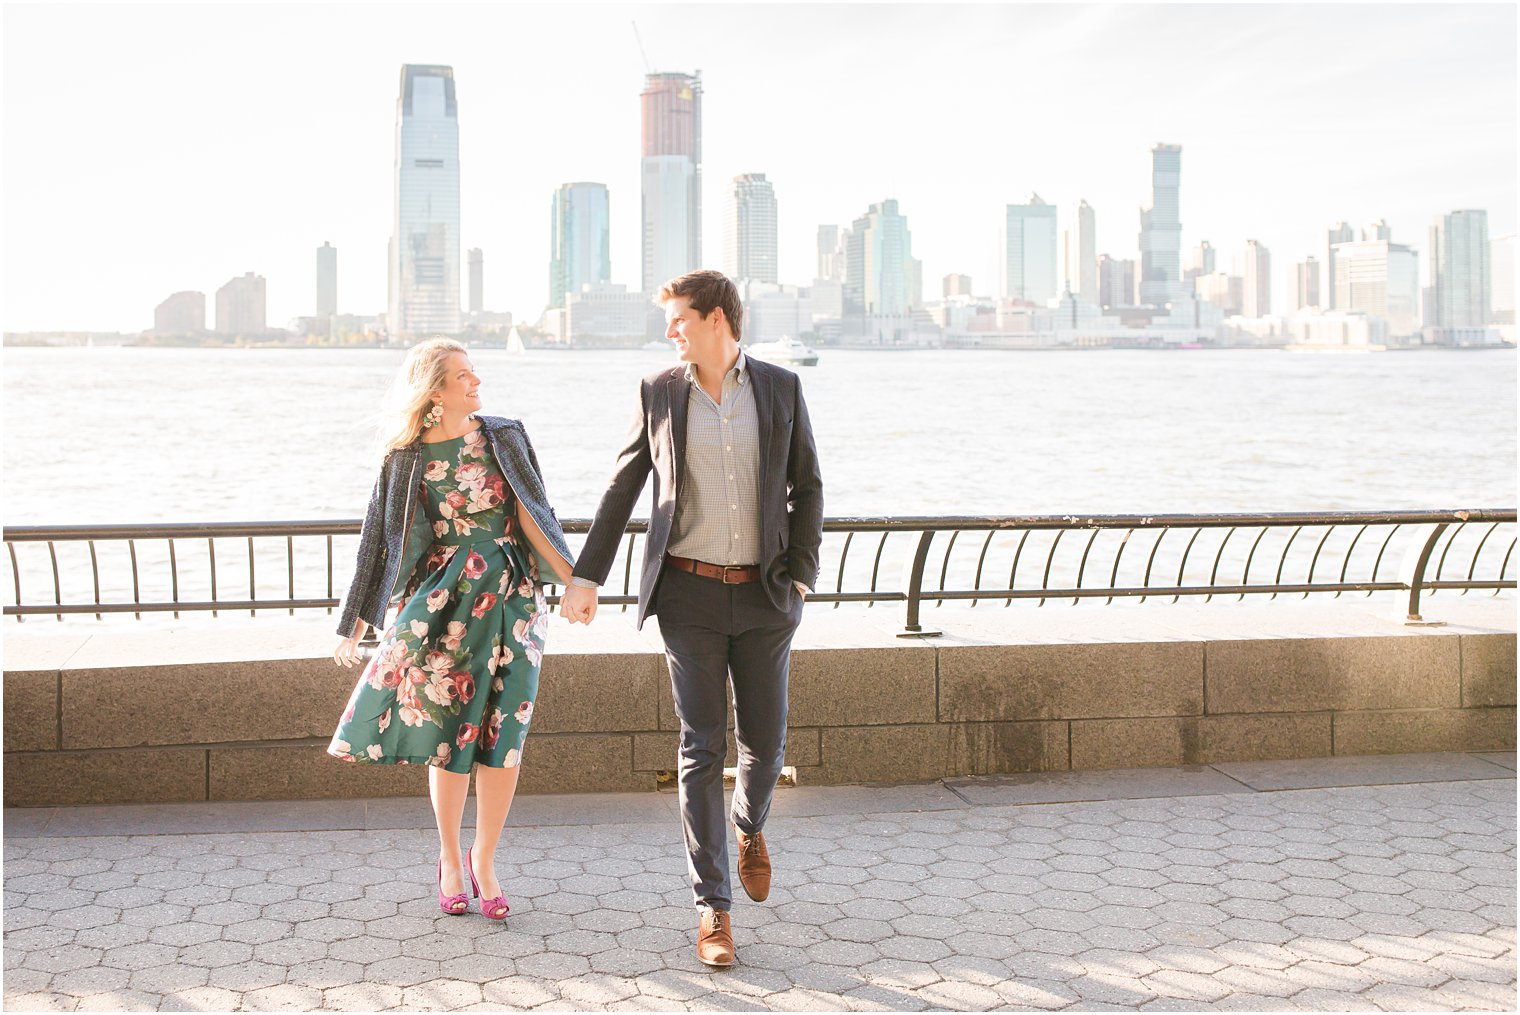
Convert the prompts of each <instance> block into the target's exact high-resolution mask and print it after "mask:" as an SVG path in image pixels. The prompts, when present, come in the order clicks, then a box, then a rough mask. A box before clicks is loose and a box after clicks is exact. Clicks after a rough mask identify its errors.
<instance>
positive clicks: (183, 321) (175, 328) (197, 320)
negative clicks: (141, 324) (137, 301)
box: [153, 290, 206, 335]
mask: <svg viewBox="0 0 1520 1015" xmlns="http://www.w3.org/2000/svg"><path fill="white" fill-rule="evenodd" d="M153 330H154V331H157V332H159V333H161V334H165V335H198V334H200V333H201V332H203V331H205V330H206V294H205V293H198V292H192V291H190V290H185V291H183V292H177V293H174V294H173V295H171V296H170V297H169V298H168V299H166V300H164V301H163V302H162V303H160V304H159V305H158V306H156V307H154V308H153Z"/></svg>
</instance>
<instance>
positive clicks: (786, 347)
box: [744, 335, 818, 367]
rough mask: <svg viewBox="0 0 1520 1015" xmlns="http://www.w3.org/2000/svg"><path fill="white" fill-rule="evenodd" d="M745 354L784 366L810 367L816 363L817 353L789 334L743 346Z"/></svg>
mask: <svg viewBox="0 0 1520 1015" xmlns="http://www.w3.org/2000/svg"><path fill="white" fill-rule="evenodd" d="M744 352H745V355H748V356H753V357H755V359H763V360H765V362H767V363H777V364H780V365H781V366H785V367H812V366H817V365H818V353H817V351H816V350H814V349H812V348H810V347H809V346H807V345H805V344H804V343H803V342H801V341H800V340H798V339H796V338H793V337H792V336H791V335H782V336H781V338H780V339H779V340H777V341H775V342H759V343H757V344H755V345H747V346H745V347H744Z"/></svg>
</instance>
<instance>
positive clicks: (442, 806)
mask: <svg viewBox="0 0 1520 1015" xmlns="http://www.w3.org/2000/svg"><path fill="white" fill-rule="evenodd" d="M469 792H470V777H469V776H468V775H462V774H460V773H459V772H446V771H444V770H443V769H442V768H439V767H438V766H436V765H433V766H429V768H428V796H429V798H431V799H432V801H433V820H434V821H435V822H436V823H437V825H438V861H439V863H440V864H441V866H442V868H443V882H442V889H443V894H445V895H458V894H459V893H460V892H468V891H469V890H470V884H469V879H468V878H466V877H465V874H464V868H463V866H462V865H461V861H462V859H463V854H462V853H461V852H460V849H459V826H460V823H461V822H462V821H463V820H464V801H465V797H466V796H468V795H469Z"/></svg>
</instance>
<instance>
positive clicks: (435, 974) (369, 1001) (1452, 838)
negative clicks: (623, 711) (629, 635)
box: [4, 752, 1516, 1011]
mask: <svg viewBox="0 0 1520 1015" xmlns="http://www.w3.org/2000/svg"><path fill="white" fill-rule="evenodd" d="M674 806H675V804H674V794H672V793H669V792H660V793H641V794H581V795H540V796H527V797H523V798H521V799H520V800H519V801H518V803H517V805H516V807H515V808H514V810H513V813H512V819H511V821H510V823H509V827H508V830H507V835H506V837H505V839H504V844H503V846H502V849H501V853H500V860H499V865H498V869H499V870H500V872H501V874H502V879H503V883H504V885H505V886H506V889H507V894H508V897H509V898H510V900H511V902H512V905H513V913H512V915H511V917H509V918H508V920H507V922H506V924H505V925H504V926H502V925H497V924H494V923H491V922H489V921H487V920H485V919H484V918H483V917H481V916H480V915H479V914H478V913H471V914H470V915H469V916H466V917H448V916H443V915H442V914H440V913H439V912H438V908H437V903H436V901H435V900H434V898H433V891H432V884H431V883H430V869H429V864H428V857H429V856H430V854H431V851H432V849H433V848H434V838H433V834H432V832H431V830H430V824H431V821H430V817H429V813H428V810H427V805H426V802H425V801H424V800H421V799H415V798H411V799H405V798H402V799H398V798H388V799H370V800H345V801H308V802H294V803H293V802H242V803H192V804H172V805H132V806H116V807H105V806H96V807H57V808H36V809H14V808H13V809H7V810H6V812H5V947H4V955H5V1007H6V1008H7V1009H10V1010H19V1009H40V1010H92V1009H93V1010H100V1009H129V1010H152V1009H161V1010H170V1011H185V1010H198V1009H213V1010H214V1009H243V1010H276V1009H286V1010H291V1009H317V1008H321V1009H386V1008H391V1007H398V1006H399V1007H401V1008H406V1009H434V1010H459V1009H465V1010H468V1009H479V1010H488V1009H496V1010H501V1009H529V1008H531V1009H536V1010H542V1011H552V1010H575V1009H580V1010H603V1009H605V1010H695V1011H706V1010H873V1009H883V1010H910V1011H911V1010H929V1009H950V1010H976V1011H983V1010H995V1009H1002V1010H1055V1009H1063V1008H1073V1009H1083V1010H1093V1009H1103V1008H1113V1009H1135V1008H1140V1009H1144V1010H1179V1009H1224V1010H1230V1009H1235V1010H1279V1009H1286V1010H1491V1011H1510V1010H1513V1009H1514V1007H1515V1000H1516V988H1515V905H1514V901H1515V821H1516V813H1515V756H1514V754H1513V753H1512V752H1471V753H1444V754H1424V755H1383V756H1377V757H1352V758H1322V759H1305V760H1292V761H1265V762H1238V763H1220V764H1215V765H1205V766H1192V767H1172V768H1150V769H1128V770H1110V771H1103V772H1059V773H1035V774H1025V775H1002V776H984V777H971V778H963V779H947V780H941V781H937V782H928V783H913V784H902V785H895V786H870V787H865V786H854V787H850V786H840V787H806V786H804V787H799V788H791V789H783V790H780V791H778V793H777V796H776V810H775V813H774V815H773V818H772V821H771V823H770V825H769V827H768V828H767V832H768V834H769V837H770V839H771V842H772V852H773V856H774V859H775V861H776V869H777V879H776V885H775V888H774V889H773V891H772V894H771V898H770V900H769V901H767V902H766V903H764V904H758V905H757V904H753V903H749V902H747V901H743V902H741V903H739V904H736V906H735V938H736V942H737V946H738V952H739V964H738V965H737V966H735V967H734V968H732V969H730V970H727V971H709V970H707V969H705V968H704V967H702V966H700V965H699V964H698V963H697V962H696V959H695V955H694V953H693V947H692V940H693V929H692V923H693V920H692V915H691V909H690V898H689V889H688V888H687V886H686V879H685V870H684V861H683V858H682V853H681V849H680V842H679V836H680V831H679V825H678V822H677V820H676V816H675V811H674ZM468 837H469V836H468V833H467V838H468Z"/></svg>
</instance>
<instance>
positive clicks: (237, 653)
mask: <svg viewBox="0 0 1520 1015" xmlns="http://www.w3.org/2000/svg"><path fill="white" fill-rule="evenodd" d="M1213 609H1214V610H1215V611H1216V612H1215V613H1214V614H1213V615H1212V617H1211V615H1210V612H1209V610H1208V609H1194V610H1187V609H1186V608H1184V607H1175V608H1169V607H1160V608H1158V609H1157V610H1155V611H1132V610H1131V611H1110V612H1109V613H1107V614H1105V612H1104V611H1103V610H1102V609H1091V608H1068V609H1067V612H1066V613H1065V614H1057V613H1056V612H1054V611H1050V612H1048V613H1045V614H1041V615H1040V617H1041V620H1040V622H1039V624H1038V625H1037V626H1038V630H1039V632H1040V635H1039V637H1038V638H1034V637H1031V636H1030V630H1031V628H1030V625H1029V623H1028V619H1027V614H1025V615H1018V614H1016V613H1015V611H1006V612H1004V613H1000V614H993V613H992V611H987V612H986V613H985V614H983V615H982V616H980V617H978V616H975V615H974V614H975V613H976V611H963V612H962V613H960V614H959V616H958V617H957V618H956V619H955V622H954V623H953V624H950V623H948V622H946V627H947V629H946V630H945V634H944V636H943V637H939V638H930V639H923V640H907V639H899V638H896V637H894V636H893V633H892V628H891V624H890V622H889V621H890V618H889V617H881V616H880V615H878V617H877V618H872V619H873V620H874V621H875V623H868V622H867V621H865V620H861V619H859V618H848V617H844V616H842V615H840V614H832V615H827V614H824V615H821V616H820V617H819V618H818V619H817V620H816V621H815V620H814V618H813V615H812V614H810V615H809V619H808V621H807V622H806V623H805V625H804V632H807V633H808V634H809V635H810V637H800V638H799V645H798V647H797V649H796V651H795V652H794V655H793V663H792V676H791V701H790V723H791V731H790V736H789V741H788V746H787V759H786V763H787V764H788V765H791V766H794V767H795V769H796V777H797V781H798V782H799V783H803V784H827V783H857V782H906V781H920V780H932V779H939V778H945V777H951V776H965V775H982V774H990V773H1001V772H1035V771H1057V770H1066V769H1097V768H1127V767H1139V766H1148V765H1178V764H1208V763H1214V762H1224V761H1243V760H1263V759H1271V758H1301V757H1318V756H1328V755H1342V754H1377V753H1393V752H1397V753H1406V752H1411V751H1471V750H1513V749H1514V747H1515V687H1516V672H1515V648H1516V644H1515V634H1514V627H1513V604H1506V605H1503V606H1502V608H1501V609H1499V610H1498V611H1497V612H1496V611H1495V610H1494V609H1493V608H1487V609H1486V612H1482V613H1481V615H1479V614H1473V615H1472V616H1470V617H1468V619H1467V621H1466V622H1464V623H1453V624H1448V625H1447V626H1444V627H1426V628H1419V627H1404V626H1401V625H1399V624H1397V623H1395V622H1393V621H1392V620H1390V619H1388V618H1385V617H1382V616H1379V615H1376V614H1372V613H1368V612H1366V611H1365V610H1361V611H1356V612H1351V611H1348V610H1345V609H1328V608H1324V609H1316V610H1314V611H1312V612H1311V611H1309V610H1307V609H1304V608H1300V609H1298V610H1297V611H1295V610H1294V608H1293V607H1292V606H1291V605H1290V604H1282V605H1281V606H1271V607H1262V608H1259V609H1256V610H1253V611H1247V612H1242V611H1241V610H1234V611H1231V610H1230V609H1229V608H1227V607H1215V608H1213ZM1168 610H1171V611H1173V612H1167V611H1168ZM1274 611H1276V612H1274ZM1142 612H1144V616H1140V614H1141V613H1142ZM1078 618H1079V619H1078ZM1110 618H1118V619H1116V620H1113V621H1112V622H1110ZM1179 618H1185V619H1186V622H1185V623H1183V622H1181V621H1180V620H1179ZM1200 618H1201V619H1200ZM936 619H940V618H936ZM1311 621H1312V622H1311ZM942 622H943V621H942ZM278 623H279V622H278V621H275V622H274V624H276V625H277V624H278ZM598 623H599V624H601V623H602V621H601V620H599V621H598ZM619 624H621V626H619ZM611 625H612V626H611V628H610V630H608V629H605V628H604V629H603V631H602V632H601V633H600V635H599V636H598V638H597V639H596V640H595V641H594V643H591V644H587V643H586V642H585V641H584V639H583V640H581V641H580V642H577V641H576V639H577V637H578V632H579V631H584V629H578V631H576V632H572V631H570V630H568V629H566V628H565V627H564V626H563V625H559V623H558V621H556V629H555V631H554V632H553V633H552V634H551V642H550V648H551V652H550V654H549V655H547V656H546V658H545V661H544V667H543V671H542V676H541V681H540V693H539V698H538V707H537V709H536V711H535V714H534V726H533V732H532V735H531V736H530V737H529V739H528V741H527V745H526V750H525V752H524V753H525V757H526V764H525V766H524V769H523V777H522V790H523V791H524V792H529V793H533V792H539V793H543V792H555V793H562V792H580V791H587V792H589V791H635V790H646V791H647V790H652V789H655V788H656V787H657V785H658V784H659V783H660V781H661V779H662V778H664V779H666V780H667V783H666V784H667V785H668V778H669V777H668V775H664V773H669V772H670V771H672V770H673V769H674V768H675V760H676V746H677V737H678V733H677V730H678V728H679V724H678V721H677V719H676V716H675V713H674V710H673V708H672V705H671V693H670V684H669V677H668V673H667V671H666V667H665V659H664V656H663V655H662V654H661V653H660V652H659V650H658V645H659V643H658V640H657V637H656V636H655V635H653V634H652V632H651V631H649V630H646V631H644V632H642V633H635V632H633V631H632V630H631V629H630V628H629V627H628V626H627V624H626V623H625V622H620V621H618V620H617V618H616V615H614V619H613V620H612V621H611ZM1021 625H1023V626H1021ZM37 626H38V625H36V624H35V622H33V623H29V625H28V628H29V630H28V631H27V632H25V633H17V632H16V631H15V630H14V629H11V630H10V631H9V632H8V633H7V636H6V650H7V654H8V656H9V659H10V662H9V665H11V666H14V667H15V668H14V669H9V670H7V672H6V674H5V683H4V715H5V744H4V748H5V804H6V805H7V806H40V805H47V804H80V803H127V802H159V801H187V800H281V799H311V798H339V797H357V796H387V795H411V794H416V793H421V792H423V791H424V787H425V781H426V777H425V773H424V772H423V771H421V770H420V769H416V768H404V767H403V768H393V767H390V766H365V765H358V764H345V763H343V762H339V761H336V760H334V759H332V758H329V757H328V756H327V755H326V754H325V753H324V751H323V748H324V747H325V745H326V743H327V740H328V738H329V737H330V735H331V733H332V729H333V725H334V723H335V721H336V717H337V714H338V712H339V711H340V710H341V708H342V705H343V702H344V701H345V700H346V699H347V696H348V692H349V690H350V689H351V687H352V684H353V681H354V679H355V678H356V676H357V673H358V671H357V670H342V669H339V668H337V667H335V666H334V665H333V663H332V661H331V660H330V659H329V658H326V656H325V653H326V652H328V651H330V650H331V644H330V643H331V642H332V641H334V640H335V639H334V638H332V637H331V636H329V635H326V634H325V633H323V632H322V631H320V630H318V629H316V628H315V627H313V626H311V625H306V626H304V627H301V626H299V625H286V626H285V627H275V626H272V627H270V628H269V629H268V630H267V631H266V632H264V633H260V632H257V631H247V630H245V631H242V632H240V633H239V634H237V635H236V636H223V635H218V634H217V633H215V632H211V633H204V632H201V633H192V634H178V635H173V636H163V635H154V634H152V633H149V632H142V633H136V632H134V633H130V634H114V633H113V634H100V633H97V634H90V633H75V634H54V633H49V634H45V635H37V634H34V633H32V632H33V631H34V630H35V628H36V627H37ZM60 629H61V630H71V631H78V630H79V628H77V627H69V628H64V627H63V626H62V625H60ZM85 630H86V632H87V631H88V629H87V628H86V629H85ZM557 643H563V644H565V645H566V646H567V647H566V648H564V649H562V650H561V651H559V652H555V651H554V649H555V647H556V644H557ZM577 645H579V647H580V649H581V650H579V651H577V650H576V647H577ZM733 756H734V754H733V745H732V735H730V753H729V757H730V764H732V763H733V762H732V759H733Z"/></svg>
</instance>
